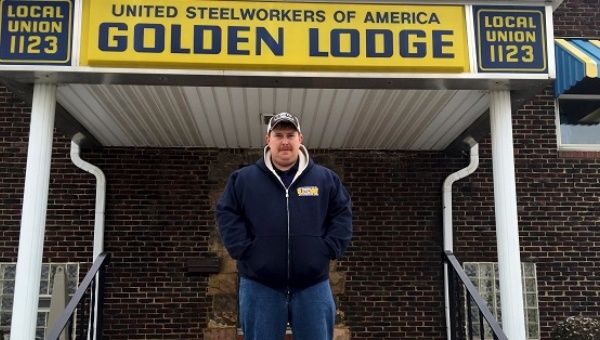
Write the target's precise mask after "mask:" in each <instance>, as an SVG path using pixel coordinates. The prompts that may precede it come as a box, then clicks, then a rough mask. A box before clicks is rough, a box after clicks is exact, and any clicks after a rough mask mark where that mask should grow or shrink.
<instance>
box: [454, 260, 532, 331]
mask: <svg viewBox="0 0 600 340" xmlns="http://www.w3.org/2000/svg"><path fill="white" fill-rule="evenodd" d="M463 267H464V269H465V272H466V273H467V275H468V276H469V278H470V279H471V281H472V282H473V285H475V287H476V288H477V290H478V291H479V294H481V297H482V298H483V300H484V301H486V302H487V306H488V308H489V309H490V311H491V312H492V314H494V316H495V317H496V319H497V320H498V321H499V322H500V325H502V315H501V311H500V283H499V277H498V264H497V263H494V262H465V263H464V264H463ZM535 272H536V271H535V264H534V263H522V264H521V274H522V277H523V304H524V305H523V307H524V309H525V331H526V333H527V339H529V340H539V339H540V316H539V307H538V295H537V278H536V274H535ZM474 305H475V304H474V303H472V306H474ZM466 308H467V307H466V302H465V315H466V310H467V309H466ZM471 320H473V322H474V323H475V324H478V323H479V311H478V310H477V308H472V309H471ZM465 327H466V325H465ZM485 328H486V329H485V334H486V338H489V339H491V338H492V332H491V329H489V327H488V326H487V324H485ZM474 339H479V338H474Z"/></svg>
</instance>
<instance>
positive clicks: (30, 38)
mask: <svg viewBox="0 0 600 340" xmlns="http://www.w3.org/2000/svg"><path fill="white" fill-rule="evenodd" d="M8 5H15V6H17V5H20V6H23V5H27V6H44V7H45V6H53V7H55V8H61V13H63V18H43V17H42V18H36V17H29V18H27V17H26V18H19V19H20V21H23V19H25V20H27V22H28V23H30V24H34V23H35V22H60V23H61V24H62V28H63V29H62V31H61V32H58V33H53V32H47V33H39V32H33V33H29V32H11V30H10V29H9V28H8V23H9V20H11V18H8V13H7V8H8ZM35 30H37V29H35ZM72 31H73V0H0V64H11V65H14V64H17V65H60V66H69V65H71V47H72ZM50 38H52V39H50ZM17 39H18V40H17ZM9 41H12V43H13V44H12V49H13V50H12V51H11V42H9ZM50 41H52V45H51V42H50ZM18 42H20V43H22V44H23V46H24V45H25V44H26V43H28V44H30V45H29V46H32V45H33V46H35V47H33V48H37V51H38V52H37V53H28V52H27V51H26V50H25V49H26V48H25V47H23V50H22V51H20V52H19V51H14V49H15V46H16V45H17V43H18ZM52 46H54V47H55V48H56V52H54V53H48V52H45V51H44V50H48V49H50V48H54V47H52ZM30 48H31V47H30Z"/></svg>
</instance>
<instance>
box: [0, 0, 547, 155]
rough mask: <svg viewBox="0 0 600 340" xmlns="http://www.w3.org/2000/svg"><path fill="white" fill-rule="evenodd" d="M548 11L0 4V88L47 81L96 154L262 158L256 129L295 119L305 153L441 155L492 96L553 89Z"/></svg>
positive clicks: (153, 1)
mask: <svg viewBox="0 0 600 340" xmlns="http://www.w3.org/2000/svg"><path fill="white" fill-rule="evenodd" d="M554 5H556V4H554ZM552 10H553V8H552V4H550V3H548V1H543V0H531V1H524V2H520V3H519V5H518V6H513V5H512V4H511V5H510V6H507V5H501V4H498V2H492V1H463V2H462V3H461V2H460V1H459V2H456V1H438V2H436V3H431V2H429V1H428V2H421V3H419V2H417V1H406V2H403V3H396V2H381V1H377V2H375V1H373V2H370V3H369V2H361V3H357V2H354V1H352V2H350V1H348V2H344V3H343V5H341V4H340V3H326V2H316V3H315V2H303V1H298V2H289V1H282V2H279V1H266V2H254V1H192V0H184V1H178V2H169V1H165V0H148V1H135V0H117V1H111V2H108V1H100V0H82V1H78V0H52V1H45V2H43V3H40V2H23V1H16V0H3V1H2V22H1V27H0V32H2V33H1V34H0V77H2V78H4V79H6V80H7V81H9V82H10V83H12V84H15V83H45V82H48V83H56V84H58V91H57V97H56V98H57V102H58V104H59V105H60V107H62V108H64V109H65V110H64V111H65V112H67V114H68V115H69V116H71V118H72V119H70V120H71V121H76V122H77V126H78V129H80V130H84V131H83V132H84V133H86V134H87V135H90V136H93V137H94V138H95V139H96V140H97V141H98V142H100V144H102V145H105V146H152V147H175V146H199V147H223V148H238V147H239V148H248V147H260V146H262V145H263V135H264V130H265V126H264V122H265V119H266V118H268V117H269V115H271V114H273V113H276V112H280V111H290V112H293V113H295V114H298V115H299V116H300V117H301V119H302V123H303V126H305V129H304V130H305V135H306V137H307V138H306V139H305V140H306V141H307V142H308V146H309V147H311V148H343V149H407V150H439V149H443V148H445V147H447V146H448V145H449V144H450V143H451V142H452V141H453V140H454V139H455V138H456V137H458V136H459V135H460V133H461V132H463V131H464V130H465V129H466V128H467V127H468V126H470V125H471V124H472V123H473V122H474V121H475V120H476V119H477V118H478V117H480V116H481V115H482V114H483V113H484V112H486V111H487V110H488V107H489V102H490V99H489V95H488V91H489V90H511V91H513V100H515V99H516V100H517V101H518V100H519V99H524V98H526V97H527V96H529V95H530V94H532V93H535V91H536V90H537V89H539V88H540V87H542V86H545V85H547V83H548V82H549V81H551V79H552V78H553V77H554V73H555V72H554V52H553V51H554V43H553V37H552ZM60 107H59V108H60ZM60 121H62V120H60ZM66 121H69V120H66ZM71 130H72V129H71Z"/></svg>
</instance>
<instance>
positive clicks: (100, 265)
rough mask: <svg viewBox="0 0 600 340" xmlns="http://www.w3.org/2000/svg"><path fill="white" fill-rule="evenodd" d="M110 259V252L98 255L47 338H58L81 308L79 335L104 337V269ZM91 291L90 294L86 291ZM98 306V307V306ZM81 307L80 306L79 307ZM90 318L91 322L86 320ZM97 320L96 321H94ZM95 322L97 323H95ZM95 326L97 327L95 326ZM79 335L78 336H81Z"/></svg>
mask: <svg viewBox="0 0 600 340" xmlns="http://www.w3.org/2000/svg"><path fill="white" fill-rule="evenodd" d="M109 260H110V254H109V253H101V254H100V255H98V258H97V259H96V261H94V264H93V265H92V267H91V268H90V270H89V271H88V272H87V274H85V277H84V278H83V281H81V284H80V285H79V287H78V288H77V291H76V292H75V294H73V297H72V298H71V300H70V301H69V304H68V305H67V307H66V308H65V310H64V312H63V313H62V315H61V316H60V318H59V319H58V321H56V323H55V324H54V325H52V331H51V332H50V333H49V334H50V335H49V336H48V337H46V340H58V339H59V337H60V334H61V333H62V332H63V330H65V328H66V327H67V325H69V324H72V321H73V316H74V315H75V310H76V309H78V310H81V314H82V315H80V318H79V319H80V320H81V322H80V323H79V325H80V329H79V330H78V331H77V334H79V337H81V338H82V339H85V338H86V337H87V334H89V335H90V336H91V339H102V307H103V303H104V269H105V267H106V265H107V264H108V261H109ZM88 291H89V294H86V292H88ZM86 302H87V303H86ZM96 306H97V308H96ZM78 307H79V308H78ZM86 309H87V310H89V316H88V318H86V317H85V316H84V315H85V311H86ZM85 319H88V320H89V322H85V323H84V321H85ZM94 320H95V322H94ZM94 323H95V325H94ZM85 324H87V330H84V329H83V327H84V325H85ZM94 326H95V328H94ZM79 337H77V338H79Z"/></svg>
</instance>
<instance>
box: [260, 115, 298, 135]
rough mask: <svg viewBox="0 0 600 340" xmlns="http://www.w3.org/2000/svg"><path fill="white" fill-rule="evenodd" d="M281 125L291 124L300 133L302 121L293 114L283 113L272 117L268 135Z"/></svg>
mask: <svg viewBox="0 0 600 340" xmlns="http://www.w3.org/2000/svg"><path fill="white" fill-rule="evenodd" d="M279 123H290V124H292V125H293V126H294V127H295V128H296V130H298V132H300V120H299V119H298V117H296V116H294V115H293V114H291V113H287V112H281V113H278V114H276V115H274V116H273V117H271V119H270V120H269V125H267V133H269V132H271V130H273V129H274V128H275V127H276V126H277V125H278V124H279Z"/></svg>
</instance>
